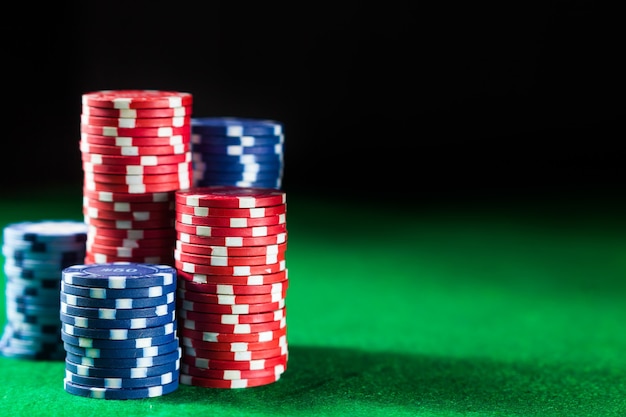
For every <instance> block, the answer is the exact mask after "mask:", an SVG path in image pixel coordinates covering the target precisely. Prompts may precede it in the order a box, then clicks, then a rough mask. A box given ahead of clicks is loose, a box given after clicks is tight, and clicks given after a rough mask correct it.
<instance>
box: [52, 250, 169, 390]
mask: <svg viewBox="0 0 626 417" xmlns="http://www.w3.org/2000/svg"><path fill="white" fill-rule="evenodd" d="M176 279H177V278H176V269H175V268H174V267H171V266H168V265H153V264H136V263H130V262H129V263H124V262H113V263H106V264H90V265H74V266H71V267H68V268H65V269H64V270H63V272H62V281H61V291H60V295H61V309H60V313H57V316H59V315H60V319H61V322H62V330H61V337H62V339H63V342H64V343H63V347H64V349H65V351H66V356H65V378H64V381H63V382H64V387H65V390H66V391H67V392H69V393H71V394H74V395H78V396H84V397H91V398H102V399H117V400H128V399H141V398H148V397H157V396H161V395H163V394H168V393H170V392H173V391H174V390H176V389H177V388H178V383H179V370H180V357H181V349H180V345H179V340H178V336H177V331H176V330H177V321H176Z"/></svg>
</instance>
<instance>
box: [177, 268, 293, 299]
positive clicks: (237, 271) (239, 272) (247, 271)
mask: <svg viewBox="0 0 626 417" xmlns="http://www.w3.org/2000/svg"><path fill="white" fill-rule="evenodd" d="M174 265H175V267H176V268H177V269H179V270H181V271H183V272H189V273H192V274H207V275H234V276H239V277H241V276H248V275H257V274H274V273H276V272H280V271H284V270H285V268H286V262H285V261H279V262H277V263H275V264H267V265H245V266H241V265H238V266H209V265H197V264H194V263H190V262H181V261H179V260H175V262H174ZM261 302H263V301H261Z"/></svg>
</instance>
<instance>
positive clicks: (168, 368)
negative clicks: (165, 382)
mask: <svg viewBox="0 0 626 417" xmlns="http://www.w3.org/2000/svg"><path fill="white" fill-rule="evenodd" d="M65 369H66V370H68V371H70V372H72V373H73V374H76V375H81V376H90V377H95V378H140V379H141V378H148V377H151V376H158V375H163V374H166V373H168V372H175V371H178V370H179V369H180V360H175V361H169V362H166V363H164V364H163V365H153V366H141V367H137V368H132V367H129V368H100V367H94V366H90V365H79V364H75V363H72V362H70V361H68V360H66V361H65Z"/></svg>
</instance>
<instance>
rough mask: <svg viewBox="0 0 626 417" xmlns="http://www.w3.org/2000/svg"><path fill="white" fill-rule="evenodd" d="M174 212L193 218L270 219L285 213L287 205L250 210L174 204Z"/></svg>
mask: <svg viewBox="0 0 626 417" xmlns="http://www.w3.org/2000/svg"><path fill="white" fill-rule="evenodd" d="M174 208H175V210H176V213H177V214H180V215H181V216H182V215H191V216H195V217H226V218H233V217H236V218H251V219H255V218H262V217H271V216H277V215H281V214H286V213H287V204H286V203H284V204H279V205H276V206H269V207H252V208H220V207H201V206H188V205H186V204H179V203H176V205H175V207H174Z"/></svg>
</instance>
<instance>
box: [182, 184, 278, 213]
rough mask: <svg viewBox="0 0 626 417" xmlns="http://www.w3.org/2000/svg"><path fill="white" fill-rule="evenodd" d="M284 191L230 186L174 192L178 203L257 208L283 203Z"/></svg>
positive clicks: (200, 205)
mask: <svg viewBox="0 0 626 417" xmlns="http://www.w3.org/2000/svg"><path fill="white" fill-rule="evenodd" d="M286 200H287V196H286V193H285V192H284V191H280V190H274V189H264V188H240V187H232V186H208V187H192V188H190V189H188V190H180V191H177V192H176V194H175V201H176V203H178V204H185V205H188V206H194V207H195V206H199V207H221V208H247V209H249V208H257V207H271V206H278V205H281V204H285V203H286V202H287V201H286Z"/></svg>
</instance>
